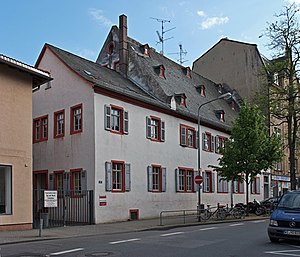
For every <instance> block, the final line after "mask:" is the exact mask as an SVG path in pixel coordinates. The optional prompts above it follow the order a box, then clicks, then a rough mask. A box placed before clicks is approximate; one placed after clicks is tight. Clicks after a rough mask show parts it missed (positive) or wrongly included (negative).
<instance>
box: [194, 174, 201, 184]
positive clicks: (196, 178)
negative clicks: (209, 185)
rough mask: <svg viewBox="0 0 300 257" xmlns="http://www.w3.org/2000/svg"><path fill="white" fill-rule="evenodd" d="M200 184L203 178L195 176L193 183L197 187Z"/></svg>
mask: <svg viewBox="0 0 300 257" xmlns="http://www.w3.org/2000/svg"><path fill="white" fill-rule="evenodd" d="M202 182H203V177H202V176H200V175H197V176H196V177H195V183H196V184H198V185H200V184H201V183H202Z"/></svg>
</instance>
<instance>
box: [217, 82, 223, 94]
mask: <svg viewBox="0 0 300 257" xmlns="http://www.w3.org/2000/svg"><path fill="white" fill-rule="evenodd" d="M218 92H219V93H220V94H222V93H223V85H222V84H219V85H218Z"/></svg>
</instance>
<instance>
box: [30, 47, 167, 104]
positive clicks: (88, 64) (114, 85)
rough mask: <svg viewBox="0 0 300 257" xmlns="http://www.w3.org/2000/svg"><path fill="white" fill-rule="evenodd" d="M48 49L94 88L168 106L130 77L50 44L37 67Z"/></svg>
mask: <svg viewBox="0 0 300 257" xmlns="http://www.w3.org/2000/svg"><path fill="white" fill-rule="evenodd" d="M46 49H49V50H50V51H51V52H52V53H53V54H54V55H55V56H56V57H57V58H58V59H59V60H60V61H61V62H62V63H63V64H64V65H66V67H67V68H68V69H70V70H71V71H72V72H73V73H75V74H76V75H77V76H79V77H80V78H81V79H83V80H84V81H85V82H87V83H88V84H90V85H91V87H93V88H94V90H98V89H105V90H109V91H111V92H112V93H116V94H120V95H124V96H127V97H130V98H134V99H137V100H140V101H144V102H147V103H150V104H156V105H157V104H159V105H160V106H161V107H165V108H166V107H167V106H166V105H164V104H162V103H158V101H157V100H156V99H155V98H153V97H152V96H151V95H150V94H149V93H147V92H146V91H145V90H143V89H141V88H139V87H138V86H136V85H135V84H134V83H133V82H131V81H130V80H129V79H125V78H124V77H123V76H121V75H120V74H119V73H118V72H116V71H114V70H111V69H108V68H106V67H102V66H101V65H99V64H98V63H95V62H92V61H90V60H87V59H84V58H82V57H80V56H77V55H75V54H72V53H70V52H67V51H65V50H63V49H60V48H58V47H55V46H53V45H50V44H45V45H44V47H43V50H42V52H41V54H40V56H39V58H38V60H37V62H36V64H35V66H36V67H37V66H38V65H39V62H40V60H41V58H42V57H43V55H44V53H45V51H46Z"/></svg>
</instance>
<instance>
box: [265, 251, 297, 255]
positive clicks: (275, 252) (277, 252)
mask: <svg viewBox="0 0 300 257" xmlns="http://www.w3.org/2000/svg"><path fill="white" fill-rule="evenodd" d="M289 252H299V250H283V251H272V252H265V253H269V254H277V255H284V256H300V253H298V254H293V253H289Z"/></svg>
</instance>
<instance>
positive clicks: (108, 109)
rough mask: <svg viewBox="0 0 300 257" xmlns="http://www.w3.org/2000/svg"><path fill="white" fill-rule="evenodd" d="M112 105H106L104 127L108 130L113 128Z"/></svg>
mask: <svg viewBox="0 0 300 257" xmlns="http://www.w3.org/2000/svg"><path fill="white" fill-rule="evenodd" d="M110 120H111V107H110V106H109V105H104V127H105V129H106V130H111V125H110V124H111V122H110Z"/></svg>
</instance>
